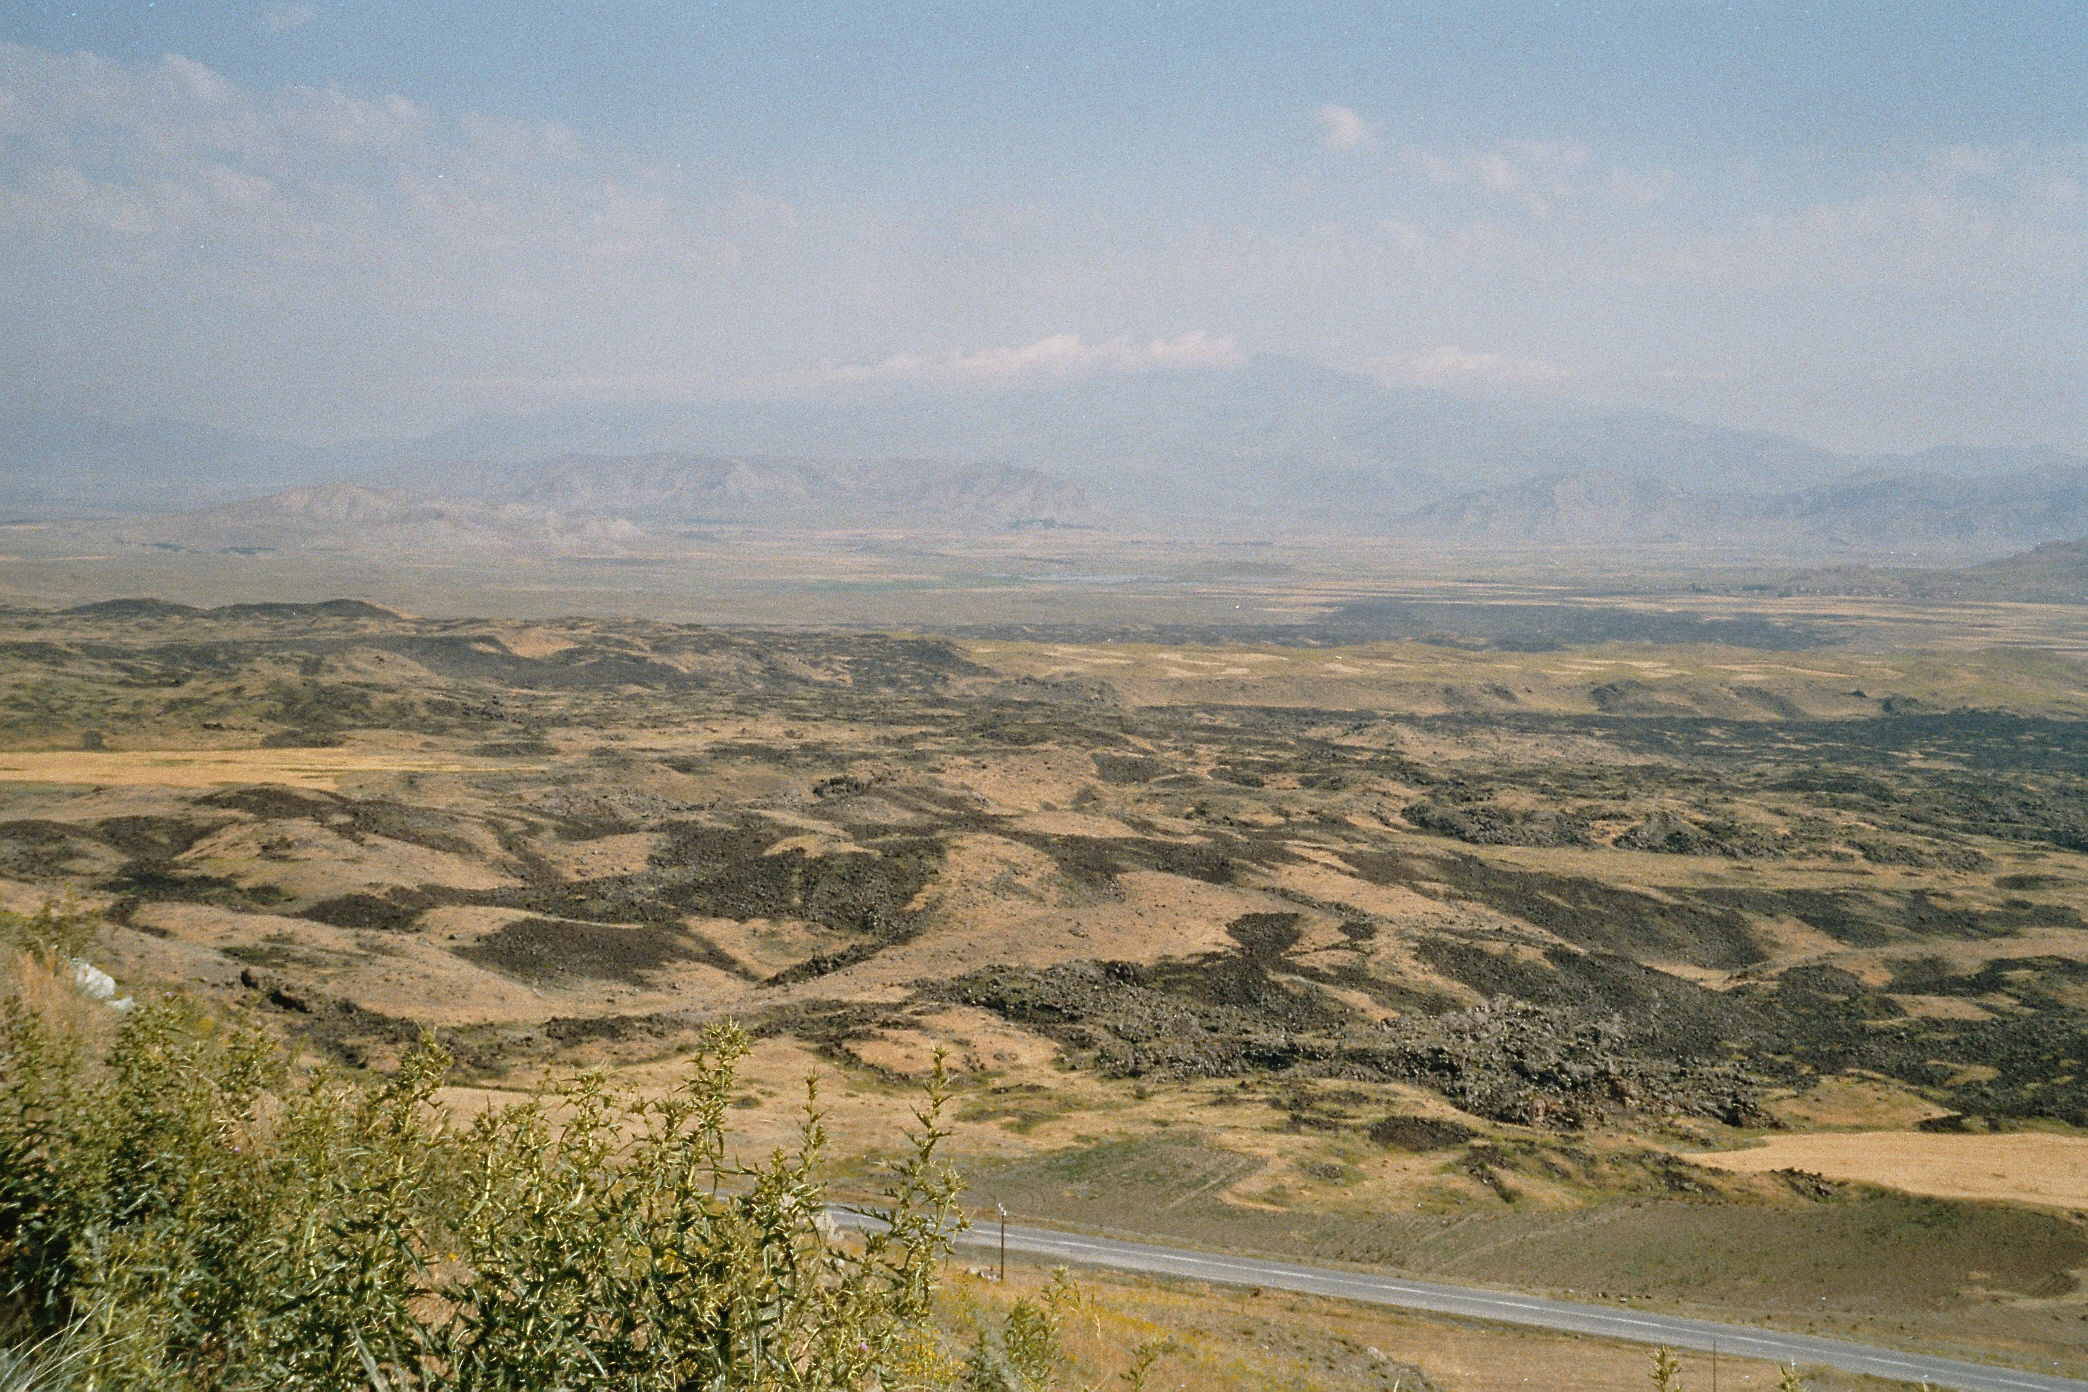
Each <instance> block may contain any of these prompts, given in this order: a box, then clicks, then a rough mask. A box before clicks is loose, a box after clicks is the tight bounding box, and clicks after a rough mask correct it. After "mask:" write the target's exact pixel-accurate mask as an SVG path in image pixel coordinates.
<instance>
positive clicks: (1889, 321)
mask: <svg viewBox="0 0 2088 1392" xmlns="http://www.w3.org/2000/svg"><path fill="white" fill-rule="evenodd" d="M2084 53H2088V6H2083V5H2081V4H2079V3H2078V0H2074V3H2068V4H2049V5H2048V4H2037V3H2007V4H1987V3H1978V0H1957V3H1949V4H1924V3H1905V4H1889V5H1888V4H1873V3H1866V0H1836V3H1830V4H1824V5H1809V4H1712V3H1702V2H1701V0H1646V2H1645V3H1627V4H1580V3H1570V2H1562V3H1558V4H1550V3H1544V4H1523V3H1513V2H1512V0H1500V2H1499V3H1486V4H1478V3H1470V2H1469V0H1467V2H1466V3H1399V0H1376V3H1370V4H1315V3H1310V0H1296V3H1290V4H1282V5H1277V4H1226V3H1192V0H1171V2H1168V3H1122V4H1104V3H1090V0H1055V3H1048V4H1001V3H977V4H964V5H959V4H927V3H922V4H879V3H850V4H847V5H836V4H833V3H831V0H827V2H826V3H816V4H796V3H791V0H761V3H738V2H737V0H731V2H728V3H702V2H701V0H679V2H678V3H673V4H654V3H649V2H647V0H630V2H627V3H617V4H599V3H596V4H584V5H583V4H552V3H545V0H506V3H490V2H489V0H414V3H404V2H403V0H401V2H399V3H393V2H392V0H308V2H307V3H297V2H291V3H269V4H258V5H257V4H252V3H246V4H228V3H185V2H184V0H125V2H124V3H121V4H112V3H99V0H79V3H50V2H48V0H5V2H4V3H0V330H4V331H0V409H12V408H37V409H61V410H84V411H91V412H96V413H99V414H102V415H107V416H112V417H116V418H132V419H135V418H142V417H147V416H155V415H167V416H175V417H180V418H184V419H188V420H192V421H196V422H199V423H203V424H209V425H215V426H219V427H223V428H229V429H238V430H247V431H252V432H255V433H259V434H265V435H271V436H278V437H282V438H288V439H296V440H301V441H305V442H309V443H331V442H339V441H343V440H347V439H352V438H360V437H367V436H374V435H403V434H411V433H418V432H423V431H428V430H433V429H437V428H440V427H442V426H445V425H448V424H450V423H453V422H455V421H457V420H459V419H461V418H464V417H466V416H469V415H472V414H476V413H487V412H491V413H500V412H510V411H534V410H541V409H546V408H555V407H560V406H567V405H586V404H591V403H597V402H609V403H615V402H626V401H632V402H635V401H646V402H653V401H683V400H701V399H706V398H717V397H745V396H769V397H774V396H785V397H788V396H797V395H811V396H821V395H834V394H837V393H838V394H847V393H851V392H857V393H860V392H890V391H931V392H941V391H962V392H977V391H995V390H1006V389H1014V388H1020V387H1023V386H1026V385H1033V384H1036V383H1039V382H1046V381H1052V380H1062V379H1065V378H1068V377H1081V376H1087V375H1092V374H1097V373H1141V372H1154V371H1170V370H1177V369H1207V370H1224V369H1226V368H1228V367H1231V366H1235V365H1237V364H1239V363H1241V362H1244V361H1246V360H1247V359H1248V358H1249V357H1250V356H1252V355H1254V354H1259V353H1280V354H1286V355H1290V356H1294V357H1298V358H1304V359H1308V360H1310V361H1314V362H1318V363H1323V364H1326V365H1329V366H1333V367H1339V368H1344V369H1348V370H1352V371H1358V372H1363V373H1367V374H1369V375H1372V376H1374V377H1377V378H1379V379H1380V380H1383V381H1386V382H1388V383H1394V384H1400V385H1417V386H1424V387H1433V388H1440V389H1443V390H1447V391H1451V392H1455V393H1458V394H1462V395H1473V396H1489V397H1507V398H1512V399H1526V398H1531V397H1535V398H1540V399H1553V398H1556V399H1560V400H1563V401H1567V402H1575V403H1590V404H1593V405H1597V406H1601V407H1606V408H1618V409H1624V408H1651V409H1658V410H1664V411H1671V412H1674V413H1676V414H1680V415H1683V416H1687V417H1690V418H1692V419H1696V420H1700V421H1704V422H1707V423H1711V424H1716V425H1721V426H1726V427H1730V428H1740V429H1760V430H1771V431H1778V432H1784V433H1789V434H1794V435H1798V436H1800V437H1803V438H1805V439H1808V440H1811V441H1814V442H1816V443H1819V444H1823V445H1826V446H1829V447H1832V448H1837V449H1844V450H1851V451H1859V452H1867V451H1887V450H1914V449H1921V448H1926V447H1930V446H1934V445H2052V446H2057V447H2059V448H2062V449H2068V450H2075V451H2088V351H2084V350H2088V63H2084V62H2083V59H2082V55H2083V54H2084Z"/></svg>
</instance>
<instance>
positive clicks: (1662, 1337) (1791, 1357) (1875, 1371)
mask: <svg viewBox="0 0 2088 1392" xmlns="http://www.w3.org/2000/svg"><path fill="white" fill-rule="evenodd" d="M850 1217H852V1215H849V1216H844V1217H843V1221H844V1222H846V1221H849V1219H850ZM854 1221H855V1222H857V1223H860V1222H861V1221H862V1220H860V1219H855V1220H854ZM958 1241H959V1243H960V1244H962V1245H963V1246H965V1247H967V1248H982V1247H983V1248H986V1249H988V1250H991V1249H993V1248H995V1247H996V1246H997V1245H998V1243H999V1241H1000V1233H999V1230H998V1227H997V1225H996V1224H995V1223H994V1222H993V1221H992V1220H991V1219H990V1218H988V1219H985V1220H982V1221H981V1222H980V1224H979V1226H978V1227H976V1228H974V1229H973V1230H972V1231H970V1232H968V1233H964V1234H962V1235H961V1236H960V1237H959V1238H958ZM1008 1251H1009V1252H1010V1253H1011V1254H1013V1253H1019V1254H1021V1255H1022V1256H1024V1257H1029V1258H1033V1259H1034V1258H1042V1259H1043V1260H1045V1261H1048V1262H1064V1263H1067V1264H1069V1265H1080V1266H1099V1267H1107V1268H1110V1269H1112V1270H1116V1271H1144V1272H1152V1273H1154V1274H1156V1275H1163V1276H1185V1277H1188V1278H1190V1279H1192V1280H1198V1281H1217V1282H1222V1283H1223V1284H1226V1285H1232V1286H1260V1287H1262V1288H1263V1289H1265V1290H1283V1291H1299V1292H1302V1293H1305V1294H1310V1295H1330V1296H1334V1297H1336V1298H1338V1299H1342V1300H1360V1301H1366V1302H1368V1303H1370V1304H1374V1305H1393V1306H1397V1307H1398V1308H1400V1309H1403V1310H1426V1311H1428V1312H1430V1313H1433V1314H1442V1315H1462V1316H1465V1317H1466V1318H1469V1319H1482V1320H1494V1321H1497V1322H1499V1323H1502V1324H1520V1325H1527V1326H1530V1327H1532V1328H1536V1329H1557V1330H1563V1331H1565V1332H1567V1333H1570V1334H1589V1335H1595V1336H1598V1337H1601V1338H1605V1339H1626V1340H1629V1341H1631V1342H1633V1343H1641V1344H1665V1345H1667V1346H1668V1347H1669V1348H1677V1349H1697V1350H1700V1351H1703V1352H1707V1353H1708V1352H1709V1351H1710V1350H1711V1347H1712V1345H1713V1344H1716V1345H1717V1347H1718V1351H1719V1352H1720V1353H1721V1354H1730V1355H1731V1356H1733V1357H1735V1358H1759V1359H1764V1360H1766V1361H1769V1362H1773V1363H1783V1364H1790V1363H1812V1364H1820V1365H1822V1366H1825V1367H1830V1368H1840V1369H1842V1370H1843V1371H1845V1372H1851V1373H1866V1374H1869V1375H1870V1376H1872V1377H1881V1378H1894V1379H1897V1380H1899V1381H1902V1382H1926V1383H1928V1384H1930V1385H1931V1386H1933V1387H1938V1388H1956V1389H1958V1392H2088V1382H2082V1381H2078V1380H2076V1379H2073V1378H2063V1377H2055V1376H2051V1375H2048V1374H2043V1373H2024V1372H2017V1371H2016V1370H2015V1369H2013V1368H1994V1367H1988V1366H1986V1365H1985V1364H1980V1363H1962V1362H1959V1361H1957V1360H1955V1359H1950V1358H1931V1357H1929V1356H1927V1355H1925V1354H1918V1353H1902V1352H1900V1351H1899V1350H1897V1349H1886V1348H1874V1347H1872V1346H1870V1345H1868V1344H1852V1343H1846V1342H1844V1341H1842V1340H1840V1339H1820V1338H1815V1337H1813V1336H1812V1335H1810V1334H1785V1333H1780V1332H1778V1331H1776V1330H1769V1329H1749V1328H1747V1327H1746V1326H1744V1325H1738V1324H1718V1323H1714V1322H1713V1321H1711V1320H1699V1319H1684V1318H1682V1317H1680V1316H1677V1315H1657V1314H1653V1313H1651V1312H1649V1311H1644V1310H1632V1309H1617V1308H1614V1307H1612V1306H1608V1305H1577V1304H1574V1303H1572V1302H1570V1301H1565V1300H1544V1299H1541V1298H1539V1297H1537V1296H1534V1295H1507V1294H1503V1293H1501V1292H1499V1291H1488V1290H1471V1289H1466V1288H1463V1287H1458V1286H1438V1285H1433V1284H1431V1283H1429V1282H1425V1281H1403V1280H1396V1279H1394V1278H1392V1277H1389V1276H1378V1275H1373V1274H1371V1273H1369V1272H1363V1271H1344V1270H1340V1269H1337V1268H1332V1267H1320V1266H1305V1265H1301V1264H1299V1263H1297V1262H1284V1261H1270V1260H1266V1259H1264V1258H1258V1257H1225V1256H1214V1255H1212V1254H1210V1253H1206V1252H1191V1251H1186V1250H1184V1249H1182V1248H1179V1247H1158V1246H1154V1245H1152V1244H1151V1243H1146V1242H1124V1241H1119V1240H1117V1239H1114V1238H1106V1237H1087V1236H1081V1235H1075V1234H1072V1233H1060V1232H1049V1231H1046V1230H1044V1229H1042V1228H1018V1227H1013V1226H1010V1227H1009V1229H1008Z"/></svg>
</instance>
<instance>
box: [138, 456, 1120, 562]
mask: <svg viewBox="0 0 2088 1392" xmlns="http://www.w3.org/2000/svg"><path fill="white" fill-rule="evenodd" d="M1093 511H1094V510H1093V508H1092V506H1091V505H1090V504H1089V503H1088V501H1087V498H1086V496H1085V495H1084V494H1083V493H1082V492H1081V490H1080V489H1079V488H1078V487H1076V486H1074V485H1072V484H1069V483H1067V482H1066V481H1065V480H1063V479H1057V478H1053V477H1052V476H1050V475H1048V474H1044V473H1040V472H1038V471H1037V470H1034V469H1017V468H1009V467H1004V466H1003V467H990V466H989V467H976V468H966V467H958V466H944V465H933V464H906V463H891V464H884V465H849V464H828V463H814V462H807V461H803V460H752V459H710V458H701V457H690V456H684V455H664V454H656V455H640V456H636V457H623V458H618V457H604V456H589V455H564V456H561V457H559V458H556V459H547V460H539V461H535V462H531V463H525V464H453V465H446V466H441V467H434V466H430V467H425V468H421V469H415V470H403V469H402V470H396V471H393V472H390V473H388V474H384V475H380V476H377V477H375V478H373V479H372V480H371V481H369V482H367V483H326V484H312V485H307V486H305V487H301V488H291V489H284V490H282V491H280V492H276V493H270V494H267V495H264V496H262V497H259V498H252V499H247V500H244V501H241V502H237V503H229V504H223V505H220V506H217V507H211V508H202V509H197V510H194V511H190V512H186V513H180V514H175V515H172V516H159V517H135V518H132V519H129V520H128V521H126V522H124V523H122V524H121V525H120V527H119V529H118V532H117V535H118V536H119V538H121V539H123V540H126V541H130V542H133V543H135V544H141V545H151V546H161V547H172V548H178V549H184V550H201V551H268V550H279V549H304V550H322V551H355V552H365V553H371V552H374V553H403V552H415V553H442V552H457V551H464V552H477V551H487V550H499V549H513V548H522V549H527V550H531V551H539V552H551V553H567V554H587V555H646V554H660V553H664V552H673V551H676V550H680V549H685V548H686V546H687V544H688V543H690V542H691V541H702V540H704V539H705V538H704V536H703V529H704V528H706V527H750V526H751V527H764V526H765V527H775V526H800V527H818V528H866V527H867V528H876V527H919V526H923V525H932V526H938V527H943V528H949V529H955V530H973V529H981V528H984V529H994V530H998V529H1005V528H1008V527H1020V526H1037V527H1047V526H1078V525H1082V524H1083V523H1086V522H1088V521H1091V520H1092V517H1093Z"/></svg>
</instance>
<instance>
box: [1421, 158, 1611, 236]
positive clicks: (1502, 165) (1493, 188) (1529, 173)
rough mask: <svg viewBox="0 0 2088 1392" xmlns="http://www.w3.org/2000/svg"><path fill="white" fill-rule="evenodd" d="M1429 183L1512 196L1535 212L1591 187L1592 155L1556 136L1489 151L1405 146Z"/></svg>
mask: <svg viewBox="0 0 2088 1392" xmlns="http://www.w3.org/2000/svg"><path fill="white" fill-rule="evenodd" d="M1401 154H1402V155H1403V156H1404V157H1405V159H1406V161H1407V163H1408V164H1409V165H1411V166H1413V167H1414V168H1416V169H1418V170H1420V171H1421V173H1422V174H1424V175H1425V176H1426V177H1427V178H1428V180H1429V181H1430V182H1431V183H1435V184H1444V185H1465V186H1468V187H1471V188H1475V189H1478V190H1480V191H1481V192H1483V193H1486V194H1489V195H1492V196H1494V197H1501V198H1508V199H1513V200H1515V201H1517V202H1519V203H1521V204H1522V205H1523V207H1524V208H1525V209H1526V210H1527V211H1528V212H1529V213H1530V215H1531V216H1533V217H1550V216H1551V215H1552V213H1553V212H1555V211H1556V210H1557V209H1558V207H1559V205H1561V204H1563V203H1566V202H1568V201H1570V200H1572V199H1575V198H1578V197H1580V196H1581V195H1582V194H1583V193H1585V192H1586V191H1587V175H1588V172H1589V164H1590V161H1591V156H1590V155H1589V152H1588V151H1587V150H1586V149H1585V148H1584V147H1582V146H1579V145H1575V144H1571V143H1568V142H1561V141H1553V140H1511V141H1505V142H1503V143H1501V144H1499V145H1496V146H1494V147H1493V148H1491V149H1487V150H1460V151H1452V152H1447V153H1446V152H1443V151H1440V150H1430V149H1426V148H1423V147H1421V146H1412V145H1410V146H1408V147H1406V148H1405V149H1404V150H1402V151H1401Z"/></svg>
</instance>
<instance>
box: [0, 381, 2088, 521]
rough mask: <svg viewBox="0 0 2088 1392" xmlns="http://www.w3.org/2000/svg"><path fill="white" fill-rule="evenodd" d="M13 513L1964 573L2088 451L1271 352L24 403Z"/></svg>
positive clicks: (2041, 517) (10, 456)
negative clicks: (278, 437) (550, 388)
mask: <svg viewBox="0 0 2088 1392" xmlns="http://www.w3.org/2000/svg"><path fill="white" fill-rule="evenodd" d="M0 508H7V509H12V510H15V511H17V512H20V513H24V514H30V515H54V514H64V513H71V514H74V515H80V514H91V513H96V512H100V513H104V514H106V513H110V512H119V513H132V514H153V513H167V512H183V513H188V514H192V515H191V516H189V517H187V518H186V519H184V521H183V522H182V523H181V525H180V526H172V525H171V524H165V523H157V522H149V521H148V520H147V519H145V518H142V517H141V518H137V519H136V520H135V522H134V523H132V524H126V526H125V530H126V532H127V533H128V534H134V535H136V536H140V537H143V536H146V535H148V534H160V535H165V536H172V535H173V534H174V533H177V532H179V533H184V534H187V535H189V536H191V537H192V538H193V539H195V540H196V541H197V542H198V543H199V544H201V543H203V542H206V541H212V540H214V541H216V542H220V543H222V545H223V546H239V547H260V546H271V545H281V544H296V545H321V546H328V547H346V548H349V549H361V548H365V547H376V548H377V549H381V550H390V549H397V548H402V547H410V548H418V547H421V546H426V545H472V546H478V545H491V544H509V543H514V542H521V541H527V542H529V543H530V544H532V545H546V546H552V547H556V548H566V547H577V548H582V549H586V548H591V547H597V546H604V545H637V544H639V541H638V539H639V538H640V537H641V536H653V537H657V536H659V535H660V534H662V532H663V531H671V530H672V529H673V528H676V527H684V528H686V527H694V526H703V525H709V524H726V523H730V524H735V525H783V524H804V525H820V526H828V525H877V526H920V527H931V528H953V527H954V528H980V527H984V528H1002V527H1007V526H1011V525H1022V524H1025V523H1028V524H1046V523H1049V524H1057V525H1082V526H1107V527H1111V528H1115V529H1120V530H1140V531H1163V532H1174V533H1177V534H1183V535H1197V536H1213V537H1244V536H1266V535H1274V534H1277V533H1290V534H1296V533H1298V532H1299V531H1301V530H1305V531H1312V530H1324V531H1330V532H1335V533H1344V534H1359V533H1360V534H1375V535H1390V534H1398V535H1412V536H1415V537H1416V538H1420V539H1430V540H1434V541H1438V542H1452V543H1459V544H1470V545H1479V546H1492V545H1558V544H1579V543H1587V544H1601V545H1617V544H1626V543H1648V542H1655V543H1657V542H1667V543H1670V544H1698V543H1703V544H1717V545H1720V546H1722V547H1724V548H1729V549H1730V548H1737V549H1747V548H1751V547H1753V548H1774V549H1778V550H1789V549H1792V548H1796V549H1799V550H1806V551H1825V552H1833V551H1836V550H1845V551H1850V552H1858V553H1873V552H1881V551H1885V552H1889V551H1893V550H1904V549H1908V548H1914V549H1921V550H1925V551H1932V552H1936V553H1938V554H1939V555H1943V554H1947V555H1949V556H1951V557H1954V558H1955V557H1972V556H1979V555H1985V556H1991V555H1996V554H1999V553H2001V552H2004V551H2008V550H2011V549H2015V548H2018V547H2020V546H2023V545H2027V544H2033V543H2037V542H2043V541H2050V540H2059V539H2066V538H2071V537H2079V536H2083V535H2088V459H2083V458H2081V457H2078V456H2072V455H2066V454H2063V453H2060V452H2058V451H2054V450H2007V449H1999V450H1971V449H1944V450H1932V451H1929V452H1927V453H1924V454H1919V455H1908V456H1896V457H1895V456H1870V457H1859V456H1850V455H1840V454H1835V453H1832V452H1830V451H1826V450H1822V449H1819V448H1817V447H1815V446H1812V445H1808V444H1806V443H1804V442H1802V441H1799V440H1794V439H1790V438H1787V437H1783V436H1777V435H1770V434H1764V433H1754V432H1736V431H1727V430H1720V429H1715V428H1712V427H1707V426H1700V425H1696V424H1693V423H1691V422H1689V421H1685V420H1681V419H1679V418H1676V417H1672V416H1666V415H1661V414H1658V413H1653V412H1645V411H1626V412H1603V411H1596V410H1591V409H1584V408H1581V409H1577V408H1574V407H1571V406H1568V405H1564V404H1547V405H1532V404H1521V405H1516V404H1501V403H1486V402H1475V401H1470V400H1464V399H1461V398H1458V397H1454V396H1450V395H1448V394H1445V393H1441V392H1431V391H1425V390H1421V389H1418V388H1396V387H1388V386H1385V385H1382V384H1380V383H1378V382H1375V381H1373V380H1371V379H1369V378H1365V377H1361V376H1357V375H1355V374H1352V373H1345V372H1338V371H1334V370H1331V369H1327V368H1321V367H1316V366H1313V365H1311V364H1307V363H1301V362H1297V361H1293V360H1289V359H1283V358H1271V357H1262V358H1256V359H1254V360H1252V361H1251V362H1249V363H1247V364H1245V365H1244V366H1241V367H1238V368H1230V369H1220V368H1213V369H1200V370H1195V371H1183V372H1151V373H1143V374H1130V375H1117V376H1101V377H1094V378H1090V379H1087V380H1083V381H1076V382H1062V383H1056V384H1052V385H1048V386H1040V387H1035V388H1031V389H1026V390H1020V391H1008V392H1002V393H998V394H990V395H989V394H954V393H946V394H942V395H926V394H914V395H899V394H894V395H889V396H885V397H879V398H876V399H866V400H856V401H847V402H843V401H831V400H829V401H739V402H710V403H696V404H683V405H672V406H669V405H643V406H615V407H593V408H585V409H570V410H562V411H558V412H551V413H544V414H538V415H532V416H505V417H487V418H481V419H478V420H474V421H471V422H468V423H466V424H464V425H461V426H458V427H456V428H455V429H452V430H447V431H443V432H439V433H437V434H433V435H428V436H424V437H421V438H418V439H413V440H405V441H389V442H369V443H364V444H360V445H356V446H352V447H348V448H343V449H336V450H319V449H309V448H305V447H301V446H295V445H287V444H281V443H278V442H271V441H266V440H259V439H255V438H252V437H247V436H240V435H234V434H229V433H226V432H220V431H212V430H206V429H203V428H200V427H195V426H190V425H185V424H182V423H179V422H169V421H158V422H148V423H145V424H142V425H130V426H118V425H111V424H109V423H107V422H103V421H96V420H92V419H90V418H86V417H60V416H56V415H52V414H50V413H41V414H38V413H17V414H15V415H13V416H0ZM166 544H184V545H185V544H188V543H187V542H175V541H168V542H167V543H166Z"/></svg>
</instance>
